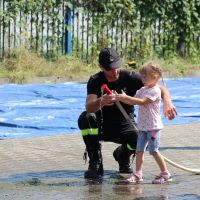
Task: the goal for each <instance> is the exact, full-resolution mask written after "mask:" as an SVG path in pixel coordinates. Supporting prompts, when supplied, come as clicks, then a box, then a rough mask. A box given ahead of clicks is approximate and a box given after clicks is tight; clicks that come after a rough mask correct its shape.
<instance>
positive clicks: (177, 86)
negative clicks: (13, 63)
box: [0, 78, 200, 139]
mask: <svg viewBox="0 0 200 200" xmlns="http://www.w3.org/2000/svg"><path fill="white" fill-rule="evenodd" d="M165 83H166V85H167V87H168V89H169V91H170V93H171V96H172V100H173V104H174V105H175V106H176V108H177V111H178V113H179V115H178V116H177V117H176V119H174V120H172V121H169V120H167V119H165V118H164V117H163V123H164V125H170V124H185V123H192V122H198V121H200V78H179V79H165ZM0 94H1V95H0V138H2V139H6V138H20V137H33V136H44V135H56V134H68V133H80V130H79V129H78V126H77V118H78V116H79V114H80V113H81V112H82V111H83V110H84V109H85V97H86V83H78V82H68V83H60V84H24V85H19V84H5V85H0ZM136 113H137V111H136ZM162 115H163V114H162Z"/></svg>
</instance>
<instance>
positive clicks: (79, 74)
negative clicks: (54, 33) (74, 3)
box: [0, 49, 200, 83]
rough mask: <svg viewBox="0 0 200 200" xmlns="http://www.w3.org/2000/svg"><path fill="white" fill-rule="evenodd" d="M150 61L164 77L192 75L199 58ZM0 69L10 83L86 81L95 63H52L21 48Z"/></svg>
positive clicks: (64, 59)
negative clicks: (42, 79)
mask: <svg viewBox="0 0 200 200" xmlns="http://www.w3.org/2000/svg"><path fill="white" fill-rule="evenodd" d="M153 59H154V60H157V61H158V62H159V63H160V64H161V66H162V69H163V71H164V77H185V76H193V75H195V73H196V71H199V70H200V64H199V63H200V59H199V58H198V59H196V60H194V59H191V58H184V59H183V58H178V57H173V58H171V59H167V60H164V59H158V58H156V57H153ZM146 60H149V59H146ZM124 63H125V61H124ZM138 65H139V64H138ZM0 68H1V70H0V78H7V79H9V82H12V83H29V82H31V80H32V79H33V78H35V77H56V78H59V79H60V80H62V79H64V80H65V81H87V80H88V78H89V76H90V75H92V74H94V73H96V72H98V71H99V67H98V63H97V61H96V62H94V63H92V64H87V63H84V62H82V61H81V59H78V58H74V57H67V56H60V57H59V59H56V60H55V61H53V62H52V61H48V60H46V59H45V58H42V57H40V56H38V55H37V54H36V53H33V52H30V51H28V50H25V49H16V50H15V51H13V52H12V55H11V56H10V57H7V58H5V59H4V60H3V61H2V62H0ZM136 71H137V69H136Z"/></svg>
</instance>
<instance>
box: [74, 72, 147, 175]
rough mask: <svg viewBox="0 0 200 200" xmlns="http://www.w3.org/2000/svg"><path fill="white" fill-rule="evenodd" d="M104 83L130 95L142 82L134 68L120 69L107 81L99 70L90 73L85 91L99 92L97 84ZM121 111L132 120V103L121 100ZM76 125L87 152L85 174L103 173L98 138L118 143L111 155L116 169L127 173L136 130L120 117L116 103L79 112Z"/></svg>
mask: <svg viewBox="0 0 200 200" xmlns="http://www.w3.org/2000/svg"><path fill="white" fill-rule="evenodd" d="M103 84H107V86H108V87H109V88H110V89H111V90H113V91H116V92H117V93H121V91H122V90H123V91H124V92H125V93H126V94H127V95H130V96H134V95H135V93H136V91H137V90H138V89H140V88H141V87H142V86H143V83H142V81H141V78H140V76H139V75H137V74H136V73H134V72H132V71H131V72H130V71H127V70H121V71H120V74H119V78H118V80H117V81H115V82H108V81H107V79H106V77H105V75H104V73H103V72H99V73H97V74H95V75H93V76H91V77H90V79H89V81H88V84H87V94H88V95H89V94H96V95H97V98H98V97H100V96H101V95H102V91H101V86H102V85H103ZM122 106H123V107H124V109H125V111H126V112H127V113H128V115H129V116H130V118H131V119H132V120H133V122H134V107H133V106H130V105H127V104H123V103H122ZM78 125H79V128H80V129H81V130H82V136H83V140H84V142H85V145H86V150H87V152H88V155H89V159H90V161H89V168H88V171H86V172H85V178H96V177H98V176H99V175H103V164H102V155H101V146H100V143H99V141H101V140H103V141H109V142H115V143H118V144H121V145H120V146H119V147H118V148H117V149H116V150H115V151H114V152H113V156H114V158H115V160H116V161H118V163H119V171H120V173H131V172H132V169H131V167H130V156H131V155H132V154H133V155H134V154H135V149H136V144H137V132H136V131H135V130H133V128H132V127H131V125H130V124H129V122H128V121H127V120H126V119H125V118H124V116H123V115H122V113H121V112H120V110H119V109H118V107H117V106H116V105H115V104H114V105H113V106H104V107H103V108H102V110H99V111H98V112H96V113H95V114H94V113H87V112H86V111H84V112H83V113H81V115H80V117H79V119H78Z"/></svg>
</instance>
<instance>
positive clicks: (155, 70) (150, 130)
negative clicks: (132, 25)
mask: <svg viewBox="0 0 200 200" xmlns="http://www.w3.org/2000/svg"><path fill="white" fill-rule="evenodd" d="M140 74H141V78H142V82H143V83H144V87H142V88H141V89H140V90H138V91H137V93H136V96H135V97H131V96H128V95H126V94H125V93H124V92H122V94H116V99H117V100H118V101H121V102H123V103H126V104H129V105H133V104H137V105H139V110H138V129H139V134H138V141H137V154H136V170H135V172H133V174H132V175H131V177H130V178H129V179H127V180H128V181H129V182H132V183H136V182H141V181H143V178H142V169H143V163H144V151H145V150H146V147H147V145H148V149H149V153H150V154H151V155H153V157H154V159H155V161H156V162H157V164H158V166H159V168H160V171H161V172H160V174H159V175H158V176H156V177H155V179H154V180H153V181H152V183H153V184H162V183H165V182H168V181H171V180H172V179H171V175H170V173H169V171H168V169H167V166H166V163H165V161H164V159H163V157H162V155H161V154H160V153H159V144H160V130H161V129H162V128H163V124H162V121H161V115H160V102H161V91H160V88H159V86H158V81H159V79H160V78H161V77H162V72H161V69H160V66H159V64H157V63H156V62H154V61H149V62H148V63H146V64H144V65H143V66H142V67H141V69H140Z"/></svg>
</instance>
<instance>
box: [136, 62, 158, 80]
mask: <svg viewBox="0 0 200 200" xmlns="http://www.w3.org/2000/svg"><path fill="white" fill-rule="evenodd" d="M139 72H140V74H149V73H156V74H158V75H159V77H160V78H162V70H161V67H160V65H159V64H158V63H157V62H155V61H153V60H150V61H148V62H147V63H145V64H144V65H143V66H142V67H141V68H140V69H139Z"/></svg>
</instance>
